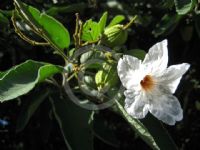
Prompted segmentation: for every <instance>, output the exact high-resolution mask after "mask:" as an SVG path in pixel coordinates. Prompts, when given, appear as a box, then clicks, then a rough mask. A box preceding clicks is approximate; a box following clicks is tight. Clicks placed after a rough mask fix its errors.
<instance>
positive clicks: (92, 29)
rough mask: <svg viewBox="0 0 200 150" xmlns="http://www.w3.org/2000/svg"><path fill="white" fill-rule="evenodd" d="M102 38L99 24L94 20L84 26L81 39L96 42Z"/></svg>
mask: <svg viewBox="0 0 200 150" xmlns="http://www.w3.org/2000/svg"><path fill="white" fill-rule="evenodd" d="M99 38H100V29H99V24H98V23H97V22H95V21H92V19H90V20H88V21H86V22H85V23H84V25H83V30H82V35H81V39H82V40H83V41H87V42H94V41H97V40H98V39H99Z"/></svg>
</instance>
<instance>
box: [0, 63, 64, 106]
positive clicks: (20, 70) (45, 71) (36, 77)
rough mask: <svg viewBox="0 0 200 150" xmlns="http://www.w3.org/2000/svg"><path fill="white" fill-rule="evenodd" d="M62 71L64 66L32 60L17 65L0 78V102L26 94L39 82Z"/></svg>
mask: <svg viewBox="0 0 200 150" xmlns="http://www.w3.org/2000/svg"><path fill="white" fill-rule="evenodd" d="M60 72H62V68H61V67H59V66H55V65H52V64H48V63H43V62H36V61H32V60H28V61H26V62H24V63H22V64H20V65H17V66H15V67H13V68H11V69H10V70H8V71H7V72H6V73H5V74H4V75H3V76H2V78H1V79H0V102H3V101H7V100H11V99H14V98H16V97H18V96H21V95H24V94H26V93H28V92H29V91H30V90H32V89H33V88H34V87H35V86H36V84H37V83H40V82H42V81H44V80H45V79H46V78H48V77H51V76H53V75H54V74H56V73H60Z"/></svg>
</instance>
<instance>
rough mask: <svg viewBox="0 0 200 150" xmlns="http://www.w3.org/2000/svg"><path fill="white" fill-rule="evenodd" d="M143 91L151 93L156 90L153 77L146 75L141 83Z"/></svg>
mask: <svg viewBox="0 0 200 150" xmlns="http://www.w3.org/2000/svg"><path fill="white" fill-rule="evenodd" d="M140 85H141V86H142V89H143V90H145V91H151V90H152V89H153V88H154V85H155V82H154V79H153V77H152V76H150V75H146V76H145V77H144V78H143V80H141V81H140Z"/></svg>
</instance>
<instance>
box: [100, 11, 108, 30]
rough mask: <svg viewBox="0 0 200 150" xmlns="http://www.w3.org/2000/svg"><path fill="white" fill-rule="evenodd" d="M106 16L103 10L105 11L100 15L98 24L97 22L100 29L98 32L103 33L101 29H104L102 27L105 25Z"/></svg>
mask: <svg viewBox="0 0 200 150" xmlns="http://www.w3.org/2000/svg"><path fill="white" fill-rule="evenodd" d="M107 17H108V13H107V12H105V13H103V15H102V17H101V18H100V20H99V23H98V24H99V30H100V31H99V32H100V33H103V31H104V28H105V26H106V21H107Z"/></svg>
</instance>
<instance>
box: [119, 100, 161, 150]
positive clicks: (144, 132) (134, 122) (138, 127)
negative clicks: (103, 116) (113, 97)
mask: <svg viewBox="0 0 200 150" xmlns="http://www.w3.org/2000/svg"><path fill="white" fill-rule="evenodd" d="M116 104H117V107H118V109H119V111H120V113H121V114H122V116H123V117H124V119H125V120H126V121H127V122H128V123H129V124H130V126H131V127H132V128H133V130H134V131H135V132H136V133H137V134H138V135H139V136H140V137H141V138H142V139H143V140H144V141H145V142H146V143H147V144H148V145H149V146H150V147H151V148H152V149H156V150H158V149H160V148H159V147H158V145H157V144H156V142H155V139H154V137H153V136H152V135H151V134H150V133H149V131H148V129H147V128H146V127H145V126H144V125H143V124H142V123H141V122H140V121H139V120H138V119H134V118H132V117H131V116H130V115H129V114H128V113H127V112H126V110H125V109H124V107H123V106H122V105H121V104H120V103H119V102H118V101H116Z"/></svg>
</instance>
